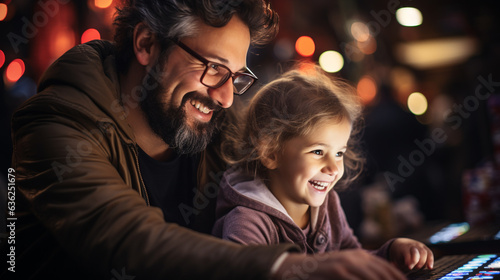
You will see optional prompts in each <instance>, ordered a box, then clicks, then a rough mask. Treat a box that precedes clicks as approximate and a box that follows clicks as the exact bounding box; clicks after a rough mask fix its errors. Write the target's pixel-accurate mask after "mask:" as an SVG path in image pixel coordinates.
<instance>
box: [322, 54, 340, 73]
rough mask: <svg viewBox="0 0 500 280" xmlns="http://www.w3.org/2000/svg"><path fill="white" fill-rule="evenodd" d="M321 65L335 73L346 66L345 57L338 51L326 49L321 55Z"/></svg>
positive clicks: (329, 71)
mask: <svg viewBox="0 0 500 280" xmlns="http://www.w3.org/2000/svg"><path fill="white" fill-rule="evenodd" d="M319 65H320V66H321V68H323V70H325V71H326V72H328V73H335V72H338V71H340V70H341V69H342V67H344V58H343V57H342V55H341V54H340V53H338V52H336V51H326V52H324V53H322V54H321V55H320V56H319Z"/></svg>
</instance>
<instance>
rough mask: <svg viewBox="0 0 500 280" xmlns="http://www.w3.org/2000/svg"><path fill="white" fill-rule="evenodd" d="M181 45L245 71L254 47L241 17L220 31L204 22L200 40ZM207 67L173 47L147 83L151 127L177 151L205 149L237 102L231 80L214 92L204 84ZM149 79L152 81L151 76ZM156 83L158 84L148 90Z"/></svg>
mask: <svg viewBox="0 0 500 280" xmlns="http://www.w3.org/2000/svg"><path fill="white" fill-rule="evenodd" d="M181 41H182V42H183V43H184V44H185V45H186V46H188V47H189V48H191V49H192V50H194V51H195V52H197V53H198V54H200V55H202V56H203V57H205V58H206V59H208V60H210V61H212V62H216V63H220V64H223V65H225V66H227V67H228V68H229V69H230V70H231V71H232V72H237V71H240V70H242V69H243V68H244V67H245V65H246V55H247V51H248V47H249V45H250V32H249V29H248V27H247V26H246V25H245V24H244V23H243V22H242V21H241V20H240V19H239V18H238V17H236V16H234V17H233V18H232V19H231V20H230V21H229V23H228V24H227V25H226V26H224V27H221V28H215V27H211V26H208V25H205V24H201V23H200V24H199V30H198V35H197V36H196V37H189V38H183V39H181ZM204 70H205V65H204V64H203V63H202V62H201V61H199V60H197V59H196V58H194V57H193V56H191V55H190V54H188V53H187V52H186V51H184V50H182V49H181V48H179V47H178V46H174V47H173V49H172V51H171V52H170V54H169V56H168V58H165V57H160V58H159V59H158V62H156V63H155V65H151V68H150V70H149V73H148V76H147V78H145V79H144V81H145V85H144V89H146V91H147V94H146V97H145V98H144V100H142V101H141V108H142V111H143V112H144V114H145V115H146V117H147V119H148V122H149V125H150V126H151V128H152V129H153V131H154V132H155V133H156V134H158V135H159V136H160V137H161V138H162V139H163V140H164V141H165V142H166V143H167V144H168V145H169V147H170V148H173V149H175V150H176V152H177V153H182V154H185V153H187V154H192V153H197V152H200V151H202V150H204V149H205V148H206V146H207V144H208V143H209V142H210V140H211V139H212V137H213V135H214V134H215V133H216V132H217V130H218V127H219V125H220V123H221V121H222V115H223V109H224V108H229V107H230V106H231V105H232V103H233V84H232V79H229V80H228V81H227V82H226V83H225V84H224V85H222V86H221V87H219V88H216V89H211V88H208V87H207V86H204V85H203V84H202V83H201V82H200V78H201V76H202V74H203V71H204ZM149 77H150V78H149ZM151 80H157V81H158V82H159V83H158V85H157V86H155V87H152V86H147V85H146V84H151Z"/></svg>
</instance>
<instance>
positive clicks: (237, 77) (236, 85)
mask: <svg viewBox="0 0 500 280" xmlns="http://www.w3.org/2000/svg"><path fill="white" fill-rule="evenodd" d="M173 42H174V43H175V44H177V45H178V46H179V47H180V48H181V49H183V50H184V51H186V52H187V53H188V54H190V55H191V56H193V57H194V58H196V59H198V60H199V61H201V62H203V64H205V71H203V75H201V78H200V82H201V83H202V84H203V85H205V86H207V87H209V88H219V87H221V86H222V85H223V84H225V83H226V82H227V80H228V79H229V78H233V92H234V94H237V95H242V94H243V93H245V91H247V90H248V89H249V88H250V87H251V86H252V85H253V83H254V82H255V80H257V79H258V78H257V76H255V75H254V74H253V73H252V71H250V69H248V68H247V67H245V71H247V72H236V73H233V72H231V70H229V68H227V66H225V65H222V64H219V63H215V62H211V61H209V60H207V59H206V58H204V57H203V56H201V55H200V54H198V53H197V52H195V51H193V50H192V49H190V48H189V47H188V46H186V45H184V44H183V43H182V42H180V41H179V40H173Z"/></svg>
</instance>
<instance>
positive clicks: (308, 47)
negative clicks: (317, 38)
mask: <svg viewBox="0 0 500 280" xmlns="http://www.w3.org/2000/svg"><path fill="white" fill-rule="evenodd" d="M315 48H316V46H315V45H314V40H313V39H312V38H311V37H309V36H302V37H300V38H299V39H297V41H296V42H295V50H296V51H297V53H298V54H300V55H301V56H311V55H313V53H314V50H315Z"/></svg>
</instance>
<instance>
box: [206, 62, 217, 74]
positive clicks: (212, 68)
mask: <svg viewBox="0 0 500 280" xmlns="http://www.w3.org/2000/svg"><path fill="white" fill-rule="evenodd" d="M219 68H220V66H219V65H218V64H210V65H209V66H208V73H209V74H210V75H217V74H218V73H219V70H220V69H219Z"/></svg>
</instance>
